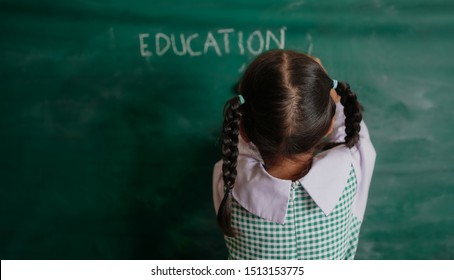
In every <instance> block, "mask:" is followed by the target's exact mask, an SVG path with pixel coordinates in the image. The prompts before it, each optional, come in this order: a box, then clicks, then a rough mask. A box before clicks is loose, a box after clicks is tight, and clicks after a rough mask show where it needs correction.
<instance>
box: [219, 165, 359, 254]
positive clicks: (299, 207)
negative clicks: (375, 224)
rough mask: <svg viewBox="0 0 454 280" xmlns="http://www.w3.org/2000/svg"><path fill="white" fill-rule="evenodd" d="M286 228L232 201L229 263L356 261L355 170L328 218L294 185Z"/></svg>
mask: <svg viewBox="0 0 454 280" xmlns="http://www.w3.org/2000/svg"><path fill="white" fill-rule="evenodd" d="M291 188H292V190H291V194H290V199H289V204H288V209H287V215H286V219H285V223H284V224H282V225H281V224H278V223H275V222H270V221H267V220H264V219H262V218H260V217H258V216H256V215H254V214H252V213H250V212H248V211H247V210H246V209H244V208H243V207H242V206H241V205H239V204H238V202H237V201H236V200H235V199H233V205H232V226H233V227H234V228H235V229H237V230H238V231H239V234H238V236H237V237H225V239H226V244H227V248H228V250H229V259H277V260H279V259H317V260H319V259H353V258H354V256H355V252H356V248H357V244H358V235H359V230H360V227H361V222H360V221H359V220H358V218H357V217H355V216H354V215H353V213H352V210H351V209H352V204H353V200H354V197H355V194H356V189H357V180H356V176H355V171H354V169H353V168H352V170H351V172H350V177H349V179H348V181H347V185H346V187H345V189H344V190H343V193H342V196H341V197H340V198H339V201H338V203H337V205H336V207H335V209H334V210H333V211H332V212H331V213H330V215H328V216H326V215H325V214H324V213H323V211H322V210H321V209H320V208H319V207H318V206H317V205H316V204H315V202H314V201H313V200H312V198H311V197H310V196H309V194H308V193H307V192H306V191H305V189H304V186H302V185H301V183H300V182H293V184H292V187H291Z"/></svg>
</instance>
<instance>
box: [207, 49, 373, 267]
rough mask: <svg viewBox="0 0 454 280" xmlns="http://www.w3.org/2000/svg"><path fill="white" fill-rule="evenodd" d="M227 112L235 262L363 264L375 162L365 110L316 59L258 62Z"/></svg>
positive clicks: (227, 228)
mask: <svg viewBox="0 0 454 280" xmlns="http://www.w3.org/2000/svg"><path fill="white" fill-rule="evenodd" d="M238 91H239V93H240V95H238V96H236V97H234V98H232V99H230V100H228V101H227V103H226V105H225V108H224V124H223V135H222V161H220V162H218V163H217V164H216V165H215V167H214V172H213V198H214V205H215V209H216V211H217V219H218V224H219V226H220V227H221V229H222V231H223V232H224V235H225V240H226V245H227V248H228V251H229V258H230V259H353V257H354V256H355V252H356V248H357V244H358V235H359V229H360V226H361V222H362V219H363V216H364V211H365V207H366V202H367V196H368V191H369V185H370V181H371V177H372V171H373V169H374V164H375V150H374V147H373V146H372V143H371V141H370V139H369V133H368V131H367V128H366V125H365V123H364V122H363V121H362V115H361V112H362V106H361V105H360V104H359V102H358V101H357V98H356V95H355V93H353V92H352V91H351V90H350V87H349V85H348V84H346V83H341V82H339V83H338V82H337V81H336V80H332V79H331V78H330V77H329V76H328V74H327V73H326V71H325V69H324V68H323V66H322V65H321V63H320V61H319V60H318V59H316V58H313V57H310V56H307V55H304V54H301V53H297V52H294V51H287V50H276V51H270V52H267V53H265V54H262V55H260V56H259V57H257V58H256V59H255V60H254V61H253V62H252V63H251V65H250V66H249V67H248V69H247V70H246V72H245V73H244V76H243V78H242V79H241V81H240V83H239V85H238Z"/></svg>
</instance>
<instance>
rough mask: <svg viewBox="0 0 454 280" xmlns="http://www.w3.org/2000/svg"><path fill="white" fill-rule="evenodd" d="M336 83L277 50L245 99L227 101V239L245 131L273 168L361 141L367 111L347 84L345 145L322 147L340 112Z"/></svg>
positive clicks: (303, 58)
mask: <svg viewBox="0 0 454 280" xmlns="http://www.w3.org/2000/svg"><path fill="white" fill-rule="evenodd" d="M332 88H333V80H332V79H331V78H330V77H329V76H328V74H327V73H326V71H325V70H324V69H323V67H322V66H321V65H320V64H319V63H318V62H317V61H315V60H314V59H313V58H312V57H310V56H307V55H305V54H302V53H297V52H294V51H289V50H276V51H270V52H267V53H264V54H262V55H260V56H259V57H257V58H256V59H255V60H254V61H253V62H252V63H251V64H250V66H249V67H248V68H247V69H246V72H245V73H244V75H243V77H242V79H241V81H240V83H239V85H238V88H237V91H238V93H239V94H241V95H242V96H243V97H244V100H245V102H244V104H243V102H242V99H240V98H238V97H235V98H232V99H230V100H228V101H227V103H226V105H225V109H224V123H223V135H222V156H223V157H222V159H223V165H222V176H223V182H224V189H225V195H224V198H223V200H222V202H221V205H220V207H219V211H218V224H219V225H220V227H221V228H222V230H223V232H224V234H225V235H227V236H235V234H236V233H235V230H234V229H233V227H232V225H231V205H232V190H233V188H234V185H235V179H236V175H237V170H236V165H237V158H238V147H237V146H238V137H239V131H240V126H242V127H243V129H244V132H245V134H246V136H247V138H248V139H249V140H250V141H251V142H252V143H253V144H255V146H256V147H257V149H258V150H259V152H260V154H261V156H262V158H263V159H264V160H265V159H266V160H267V161H268V162H274V160H277V159H281V158H288V159H292V157H293V156H296V155H300V154H305V153H313V152H314V151H315V150H316V149H318V148H322V149H326V148H327V147H333V146H335V145H339V144H345V145H346V146H347V147H348V148H351V147H353V146H354V145H355V144H356V143H357V141H358V139H359V135H358V133H359V129H360V125H359V123H360V122H361V119H362V116H361V110H362V107H361V105H360V104H359V103H358V101H357V100H356V95H355V94H354V93H353V92H352V91H351V90H350V87H349V85H348V84H345V83H339V84H338V86H337V88H336V92H337V93H338V94H339V95H340V97H341V99H340V102H341V103H342V105H343V106H344V113H345V127H346V128H345V132H346V137H345V142H343V143H328V144H326V143H325V144H324V145H323V146H322V145H321V144H322V140H323V139H324V136H326V134H327V133H328V132H329V129H330V127H331V123H332V120H333V117H334V114H335V111H336V109H335V108H336V106H335V102H334V100H333V99H332V98H331V95H330V91H331V89H332Z"/></svg>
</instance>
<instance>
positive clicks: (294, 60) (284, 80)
mask: <svg viewBox="0 0 454 280" xmlns="http://www.w3.org/2000/svg"><path fill="white" fill-rule="evenodd" d="M332 86H333V81H332V80H331V79H330V78H329V76H328V75H327V73H326V72H325V70H324V69H323V67H322V66H321V65H320V64H319V63H317V62H316V61H315V60H314V59H312V58H311V57H309V56H307V55H304V54H301V53H297V52H293V51H284V50H277V51H271V52H267V53H265V54H263V55H261V56H259V57H258V58H257V59H256V60H255V61H254V62H253V63H252V64H251V65H250V66H249V67H248V69H247V70H246V72H245V74H244V76H243V78H242V79H241V81H240V84H239V89H238V90H239V93H241V94H242V95H243V96H244V99H245V100H246V103H245V104H244V105H242V106H241V112H242V125H243V127H244V131H245V133H246V135H247V136H248V138H249V139H250V140H251V141H252V142H253V143H254V144H255V145H256V146H257V148H258V149H259V151H260V154H261V155H262V157H263V158H268V159H269V160H272V159H273V158H274V157H275V156H283V157H292V156H293V155H296V154H302V153H306V152H309V151H311V150H312V149H313V148H314V147H315V146H316V145H317V144H319V143H320V141H321V140H322V139H323V137H324V136H325V135H326V133H327V132H328V130H329V128H330V126H331V121H332V118H333V116H334V112H335V103H334V101H333V99H332V98H331V97H330V90H331V88H332Z"/></svg>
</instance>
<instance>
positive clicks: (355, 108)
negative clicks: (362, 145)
mask: <svg viewBox="0 0 454 280" xmlns="http://www.w3.org/2000/svg"><path fill="white" fill-rule="evenodd" d="M336 91H337V93H338V94H339V95H340V97H341V100H340V102H341V103H342V105H343V106H344V114H345V133H346V134H347V135H346V136H345V145H346V146H347V147H349V148H351V147H353V146H354V145H355V144H356V143H358V140H359V131H360V129H361V126H360V123H361V120H362V119H363V117H362V114H361V112H362V111H363V106H362V105H361V104H360V103H359V102H358V100H357V98H356V94H355V93H354V92H353V91H351V90H350V85H349V84H347V83H341V82H340V83H339V85H338V86H337V88H336Z"/></svg>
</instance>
